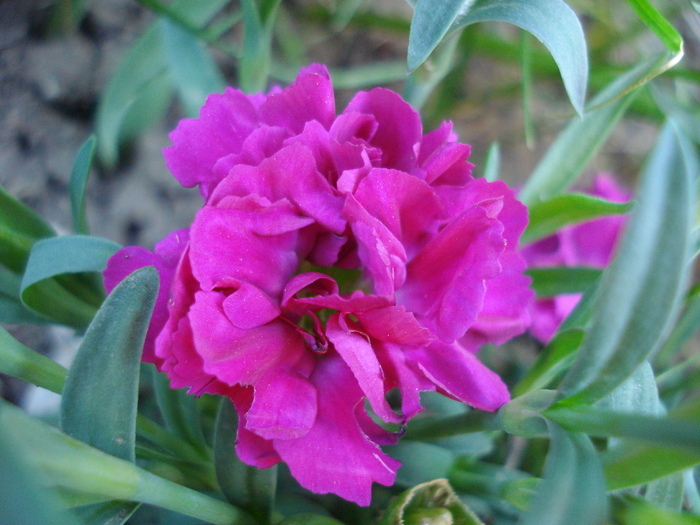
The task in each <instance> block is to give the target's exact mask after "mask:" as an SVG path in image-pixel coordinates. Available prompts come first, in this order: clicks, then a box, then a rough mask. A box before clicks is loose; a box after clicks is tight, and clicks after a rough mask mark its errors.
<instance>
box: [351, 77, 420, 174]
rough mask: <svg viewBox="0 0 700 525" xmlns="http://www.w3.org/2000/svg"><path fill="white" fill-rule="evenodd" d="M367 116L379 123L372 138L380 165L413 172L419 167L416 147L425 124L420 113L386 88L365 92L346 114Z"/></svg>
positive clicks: (359, 95) (354, 99)
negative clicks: (379, 153) (377, 151)
mask: <svg viewBox="0 0 700 525" xmlns="http://www.w3.org/2000/svg"><path fill="white" fill-rule="evenodd" d="M351 112H356V113H366V114H369V115H372V116H373V117H374V119H375V120H376V121H377V130H376V131H375V133H374V135H373V136H372V138H371V139H370V141H369V143H370V144H371V145H372V146H375V147H377V148H379V149H380V150H381V152H382V160H381V166H382V167H385V168H394V169H397V170H401V171H406V172H408V173H410V172H411V171H412V170H413V169H414V167H415V166H416V151H415V146H416V145H417V144H418V143H420V140H421V136H422V132H423V125H422V124H421V121H420V116H419V115H418V113H417V112H416V111H415V110H414V109H413V108H412V107H411V106H410V105H409V104H408V103H407V102H406V101H405V100H403V99H402V98H401V97H400V96H399V95H398V94H397V93H395V92H393V91H390V90H388V89H383V88H375V89H373V90H371V91H363V92H360V93H358V94H357V95H355V97H354V98H353V99H352V100H351V101H350V103H349V104H348V106H347V108H346V109H345V111H344V112H343V114H345V113H351Z"/></svg>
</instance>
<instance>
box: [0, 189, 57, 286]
mask: <svg viewBox="0 0 700 525" xmlns="http://www.w3.org/2000/svg"><path fill="white" fill-rule="evenodd" d="M54 235H56V233H55V232H54V231H53V229H52V228H51V227H50V226H49V225H48V224H46V222H44V220H43V219H42V218H41V217H40V216H39V215H38V214H37V213H35V212H34V210H32V209H31V208H29V207H28V206H26V205H24V204H23V203H22V202H20V201H19V200H17V199H15V198H14V197H13V196H12V195H10V194H9V193H7V191H5V189H4V188H2V187H1V186H0V264H3V265H5V266H7V268H9V269H10V270H11V271H13V272H16V273H21V272H22V271H23V270H24V265H25V264H26V262H27V257H28V256H29V250H30V249H31V247H32V244H34V242H35V241H36V240H37V239H43V238H46V237H52V236H54Z"/></svg>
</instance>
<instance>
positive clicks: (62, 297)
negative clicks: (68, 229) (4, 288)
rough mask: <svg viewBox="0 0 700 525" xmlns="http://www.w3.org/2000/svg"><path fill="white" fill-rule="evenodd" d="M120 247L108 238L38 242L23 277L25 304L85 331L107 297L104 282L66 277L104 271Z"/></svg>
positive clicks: (79, 276) (33, 248)
mask: <svg viewBox="0 0 700 525" xmlns="http://www.w3.org/2000/svg"><path fill="white" fill-rule="evenodd" d="M119 248H120V246H119V245H118V244H116V243H114V242H112V241H108V240H107V239H102V238H99V237H89V236H85V235H69V236H65V237H55V238H51V239H44V240H41V241H38V242H37V243H35V244H34V246H33V247H32V251H31V253H30V257H29V260H28V261H27V268H26V271H25V273H24V276H23V277H22V283H21V289H20V293H21V298H22V302H23V303H24V304H25V305H26V306H27V307H28V308H30V309H31V310H32V311H34V312H36V313H38V314H40V315H42V316H45V317H47V318H49V319H52V320H54V321H56V322H60V323H64V324H67V325H69V326H73V327H76V328H84V327H85V326H87V324H88V323H89V322H90V320H91V319H92V316H93V315H94V313H95V311H96V309H97V308H96V307H97V306H98V305H99V304H100V302H101V300H102V297H103V296H104V291H103V289H102V285H101V279H99V280H94V279H91V278H90V277H89V276H87V275H70V276H64V274H84V273H86V272H101V271H102V270H104V268H105V266H106V264H107V260H108V259H109V258H110V257H111V256H112V255H113V254H114V253H115V252H116V251H117V250H118V249H119Z"/></svg>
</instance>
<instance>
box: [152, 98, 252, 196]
mask: <svg viewBox="0 0 700 525" xmlns="http://www.w3.org/2000/svg"><path fill="white" fill-rule="evenodd" d="M257 126H258V113H257V111H256V109H255V107H254V106H253V104H252V103H251V102H250V100H249V98H248V97H247V96H246V95H245V94H243V93H242V92H241V91H239V90H237V89H233V88H228V89H226V91H225V92H224V93H222V94H213V95H209V97H207V101H206V103H205V104H204V106H203V107H202V109H201V111H200V116H199V118H198V119H184V120H181V121H180V123H179V124H178V126H177V128H175V131H173V132H172V133H171V134H170V140H171V141H172V142H173V145H172V146H170V147H168V148H165V149H164V150H163V155H164V156H165V163H166V165H167V166H168V169H169V170H170V171H171V172H172V174H173V175H174V176H175V178H176V179H177V180H179V181H180V184H182V185H183V186H185V187H188V188H191V187H193V186H196V185H197V184H201V187H200V192H201V193H202V195H203V196H204V197H205V198H206V197H207V196H208V195H209V194H210V193H211V191H212V190H213V188H214V187H215V186H216V184H217V183H218V182H219V179H218V178H217V177H216V176H215V174H214V165H215V164H216V162H217V161H218V160H219V159H220V158H221V157H224V156H226V155H229V154H231V153H239V152H240V151H241V145H242V144H243V141H244V140H245V138H246V137H247V136H248V135H250V133H251V132H252V131H253V130H254V129H255V128H256V127H257Z"/></svg>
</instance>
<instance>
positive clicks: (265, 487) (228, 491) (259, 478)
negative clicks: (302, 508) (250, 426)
mask: <svg viewBox="0 0 700 525" xmlns="http://www.w3.org/2000/svg"><path fill="white" fill-rule="evenodd" d="M237 432H238V413H237V412H236V409H235V408H234V406H233V404H232V403H231V402H230V401H229V400H228V399H226V398H222V399H221V404H220V406H219V414H218V416H217V420H216V430H215V435H214V465H216V477H217V479H218V480H219V485H220V486H221V491H222V492H223V493H224V495H225V496H226V499H227V500H228V501H229V502H231V503H232V504H234V505H236V506H237V507H242V508H244V509H246V510H248V511H249V512H250V513H251V515H253V517H255V518H256V519H257V520H258V522H260V523H263V524H268V523H271V520H272V511H273V509H274V504H275V497H276V492H277V467H276V466H274V467H270V468H267V469H259V468H256V467H251V466H249V465H246V464H245V463H243V462H242V461H241V460H240V459H239V458H238V456H237V455H236V448H235V444H236V443H235V442H236V435H237Z"/></svg>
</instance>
